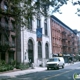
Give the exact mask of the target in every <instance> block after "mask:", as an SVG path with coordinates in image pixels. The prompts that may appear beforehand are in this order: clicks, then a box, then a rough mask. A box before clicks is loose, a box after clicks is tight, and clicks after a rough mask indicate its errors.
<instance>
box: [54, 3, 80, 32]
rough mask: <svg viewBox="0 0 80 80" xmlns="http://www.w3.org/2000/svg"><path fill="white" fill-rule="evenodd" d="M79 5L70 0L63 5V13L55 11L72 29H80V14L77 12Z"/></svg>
mask: <svg viewBox="0 0 80 80" xmlns="http://www.w3.org/2000/svg"><path fill="white" fill-rule="evenodd" d="M77 7H79V6H73V5H72V4H71V3H70V2H68V4H67V5H63V6H62V7H61V8H60V10H61V12H62V14H59V13H58V12H57V13H54V14H53V15H55V16H56V17H57V18H58V19H59V20H61V21H62V22H64V23H65V24H66V25H67V26H68V27H70V28H71V29H77V30H78V31H80V16H78V15H77V14H75V13H76V11H77Z"/></svg>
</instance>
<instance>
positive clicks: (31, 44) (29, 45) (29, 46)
mask: <svg viewBox="0 0 80 80" xmlns="http://www.w3.org/2000/svg"><path fill="white" fill-rule="evenodd" d="M28 49H29V50H33V42H32V40H29V42H28Z"/></svg>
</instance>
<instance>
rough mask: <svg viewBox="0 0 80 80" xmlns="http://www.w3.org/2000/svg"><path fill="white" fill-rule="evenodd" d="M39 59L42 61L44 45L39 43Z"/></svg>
mask: <svg viewBox="0 0 80 80" xmlns="http://www.w3.org/2000/svg"><path fill="white" fill-rule="evenodd" d="M38 58H39V59H42V45H41V42H38Z"/></svg>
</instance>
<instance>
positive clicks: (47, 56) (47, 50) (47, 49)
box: [45, 43, 49, 59]
mask: <svg viewBox="0 0 80 80" xmlns="http://www.w3.org/2000/svg"><path fill="white" fill-rule="evenodd" d="M45 53H46V59H48V58H49V47H48V44H47V43H46V45H45Z"/></svg>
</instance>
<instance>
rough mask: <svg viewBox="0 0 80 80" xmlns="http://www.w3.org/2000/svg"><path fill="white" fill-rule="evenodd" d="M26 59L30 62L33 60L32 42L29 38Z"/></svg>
mask: <svg viewBox="0 0 80 80" xmlns="http://www.w3.org/2000/svg"><path fill="white" fill-rule="evenodd" d="M28 59H29V61H30V64H32V63H33V62H34V54H33V42H32V40H31V39H30V40H29V41H28Z"/></svg>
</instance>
